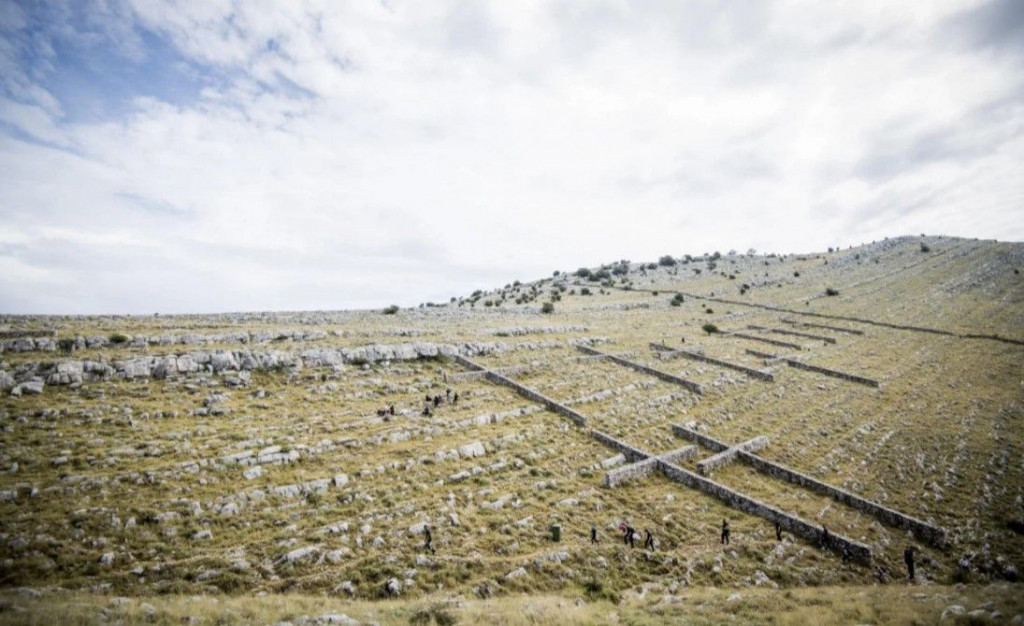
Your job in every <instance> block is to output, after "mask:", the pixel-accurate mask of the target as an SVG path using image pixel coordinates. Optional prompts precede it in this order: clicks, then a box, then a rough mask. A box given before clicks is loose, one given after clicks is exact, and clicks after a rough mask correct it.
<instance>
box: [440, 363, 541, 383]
mask: <svg viewBox="0 0 1024 626" xmlns="http://www.w3.org/2000/svg"><path fill="white" fill-rule="evenodd" d="M529 369H532V368H531V367H530V366H529V365H514V366H512V367H503V368H500V369H496V370H494V371H495V372H497V373H499V374H521V373H522V372H525V371H527V370H529ZM486 377H487V371H486V370H476V371H472V372H455V373H451V374H450V373H448V372H444V374H443V378H444V381H445V382H448V383H463V382H466V381H468V380H480V379H481V378H486Z"/></svg>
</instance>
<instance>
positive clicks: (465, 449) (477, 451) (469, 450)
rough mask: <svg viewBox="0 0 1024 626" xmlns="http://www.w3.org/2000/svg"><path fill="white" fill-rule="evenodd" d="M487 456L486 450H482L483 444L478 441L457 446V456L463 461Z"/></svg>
mask: <svg viewBox="0 0 1024 626" xmlns="http://www.w3.org/2000/svg"><path fill="white" fill-rule="evenodd" d="M485 454H487V450H485V449H484V444H482V443H480V442H479V441H474V442H473V443H467V444H466V445H463V446H459V456H461V457H462V458H464V459H471V458H475V457H478V456H484V455H485Z"/></svg>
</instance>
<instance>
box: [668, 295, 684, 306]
mask: <svg viewBox="0 0 1024 626" xmlns="http://www.w3.org/2000/svg"><path fill="white" fill-rule="evenodd" d="M683 302H684V300H683V294H681V293H677V294H676V295H674V296H672V301H671V302H669V304H671V305H672V306H679V305H680V304H682V303H683Z"/></svg>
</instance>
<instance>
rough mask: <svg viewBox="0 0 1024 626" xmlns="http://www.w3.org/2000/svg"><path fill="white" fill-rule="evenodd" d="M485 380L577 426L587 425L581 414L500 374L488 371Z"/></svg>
mask: <svg viewBox="0 0 1024 626" xmlns="http://www.w3.org/2000/svg"><path fill="white" fill-rule="evenodd" d="M486 378H487V380H489V381H491V382H492V383H497V384H499V385H505V386H506V387H511V388H512V389H514V390H516V392H518V393H519V395H521V396H523V397H524V398H528V399H530V400H533V401H534V402H537V403H539V404H543V405H544V408H546V409H548V410H549V411H553V412H555V413H558V414H559V415H562V416H564V417H567V418H569V419H570V420H572V421H573V422H575V423H576V425H577V426H586V425H587V418H586V416H584V415H582V414H581V413H577V412H576V411H573V410H572V409H570V408H569V407H567V406H565V405H564V404H561V403H559V402H555V401H554V400H552V399H551V398H548V397H547V396H544V395H541V394H539V393H537V392H536V391H534V390H533V389H530V388H529V387H524V386H523V385H520V384H519V383H517V382H516V381H514V380H512V379H511V378H507V377H505V376H502V375H501V374H496V373H495V372H490V371H489V372H487V375H486Z"/></svg>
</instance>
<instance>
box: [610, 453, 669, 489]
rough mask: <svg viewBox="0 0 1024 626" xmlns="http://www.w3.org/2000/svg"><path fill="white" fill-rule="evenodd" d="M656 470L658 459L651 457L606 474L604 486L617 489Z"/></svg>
mask: <svg viewBox="0 0 1024 626" xmlns="http://www.w3.org/2000/svg"><path fill="white" fill-rule="evenodd" d="M657 470H658V459H655V458H653V457H652V458H649V459H645V460H643V461H638V462H636V463H631V464H629V465H626V466H624V467H618V468H615V469H613V470H610V471H609V472H607V473H606V474H605V475H604V486H605V487H618V486H619V485H621V484H622V483H625V482H628V481H631V480H636V479H637V478H646V477H647V476H650V475H651V474H653V473H654V472H656V471H657Z"/></svg>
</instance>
